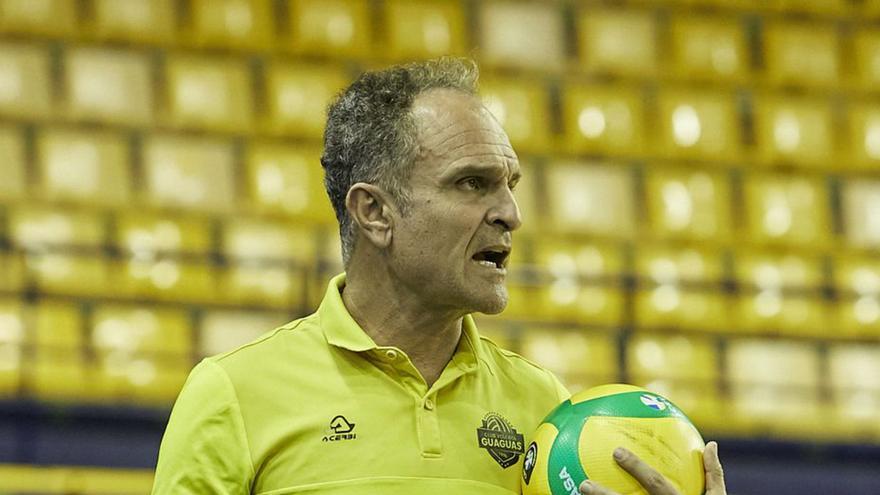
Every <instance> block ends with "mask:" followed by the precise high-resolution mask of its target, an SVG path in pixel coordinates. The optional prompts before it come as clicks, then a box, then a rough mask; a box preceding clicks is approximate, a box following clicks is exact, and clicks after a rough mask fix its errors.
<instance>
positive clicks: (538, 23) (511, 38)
mask: <svg viewBox="0 0 880 495" xmlns="http://www.w3.org/2000/svg"><path fill="white" fill-rule="evenodd" d="M479 9H480V10H479V19H480V28H479V30H478V32H479V36H480V52H481V57H480V58H481V60H482V61H483V63H486V64H488V65H493V66H502V67H511V66H513V67H521V68H540V69H555V68H558V67H559V66H561V64H562V63H563V62H564V60H565V36H564V34H565V32H564V29H563V26H564V25H563V18H562V12H561V11H560V9H559V7H558V6H557V5H553V4H550V3H541V2H507V1H497V0H492V1H487V2H480V3H479ZM523 33H528V36H524V35H523Z"/></svg>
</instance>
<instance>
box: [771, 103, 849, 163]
mask: <svg viewBox="0 0 880 495" xmlns="http://www.w3.org/2000/svg"><path fill="white" fill-rule="evenodd" d="M754 114H755V117H754V118H755V141H756V146H757V149H756V153H757V159H758V160H759V161H761V162H762V163H768V164H782V165H795V166H807V167H821V166H828V164H833V163H834V161H835V151H836V144H835V142H834V136H835V132H834V123H833V121H832V115H831V105H830V104H829V102H828V101H826V100H823V99H820V98H815V97H804V96H781V95H775V94H759V95H757V96H756V97H755V99H754Z"/></svg>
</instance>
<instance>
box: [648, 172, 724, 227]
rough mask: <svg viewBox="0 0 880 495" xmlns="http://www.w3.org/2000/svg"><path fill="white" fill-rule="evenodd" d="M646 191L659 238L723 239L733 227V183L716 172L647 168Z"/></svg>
mask: <svg viewBox="0 0 880 495" xmlns="http://www.w3.org/2000/svg"><path fill="white" fill-rule="evenodd" d="M645 192H646V198H645V201H646V203H647V210H648V215H649V219H650V225H651V230H652V231H653V232H654V233H655V234H656V235H657V236H658V237H666V238H668V237H672V238H686V239H695V240H705V239H714V240H724V239H727V238H728V237H729V234H730V230H731V216H730V204H731V202H730V198H731V193H730V184H729V182H728V180H727V178H726V177H725V176H724V175H722V174H720V173H717V172H713V171H701V170H694V169H678V170H676V169H671V168H669V169H663V168H650V167H649V168H648V169H647V170H646V174H645Z"/></svg>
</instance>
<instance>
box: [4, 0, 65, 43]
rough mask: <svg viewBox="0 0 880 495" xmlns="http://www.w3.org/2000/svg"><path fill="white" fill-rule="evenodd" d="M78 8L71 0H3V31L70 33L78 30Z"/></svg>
mask: <svg viewBox="0 0 880 495" xmlns="http://www.w3.org/2000/svg"><path fill="white" fill-rule="evenodd" d="M76 7H77V3H76V2H71V1H70V0H2V1H0V32H12V33H20V34H37V35H70V34H72V33H73V32H74V30H75V29H76V14H77V13H76Z"/></svg>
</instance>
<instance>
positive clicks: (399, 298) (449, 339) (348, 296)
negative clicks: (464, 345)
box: [342, 262, 463, 387]
mask: <svg viewBox="0 0 880 495" xmlns="http://www.w3.org/2000/svg"><path fill="white" fill-rule="evenodd" d="M371 265H372V266H377V265H376V264H371V263H354V262H353V263H351V265H350V266H349V268H348V269H347V270H346V281H345V289H344V290H343V292H342V301H343V303H344V304H345V307H346V309H347V310H348V312H349V313H350V314H351V316H352V318H354V320H355V321H356V322H357V323H358V325H360V327H361V328H363V330H364V332H366V333H367V335H369V336H370V337H371V338H372V339H373V341H374V342H376V344H377V345H379V346H390V347H392V346H393V347H397V348H398V349H400V350H401V351H403V352H405V353H406V354H407V356H409V358H410V360H411V361H412V363H413V365H414V366H415V367H416V369H417V370H419V373H421V375H422V377H423V378H424V379H425V382H426V383H427V385H428V386H429V387H430V386H431V385H432V384H433V383H434V382H436V381H437V379H438V378H439V377H440V374H441V373H442V372H443V369H444V368H446V365H447V364H448V363H449V361H450V359H452V355H453V354H454V353H455V349H456V347H457V346H458V341H459V339H460V338H461V332H462V328H461V325H462V316H463V314H461V313H460V312H456V311H452V310H449V309H435V308H434V307H433V306H432V305H431V304H430V303H428V302H426V301H423V300H421V299H420V298H419V297H418V294H417V293H416V292H415V291H413V290H412V288H411V287H406V286H403V285H402V284H400V283H397V282H396V281H394V280H393V278H392V277H391V276H390V274H389V273H387V272H378V273H377V271H376V270H371V269H369V268H362V267H370V266H371Z"/></svg>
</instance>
